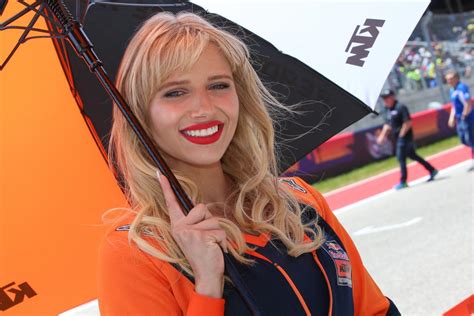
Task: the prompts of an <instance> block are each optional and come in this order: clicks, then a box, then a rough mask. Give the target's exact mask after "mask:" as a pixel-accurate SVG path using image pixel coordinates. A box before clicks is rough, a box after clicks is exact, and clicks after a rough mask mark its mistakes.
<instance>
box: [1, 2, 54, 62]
mask: <svg viewBox="0 0 474 316" xmlns="http://www.w3.org/2000/svg"><path fill="white" fill-rule="evenodd" d="M44 6H45V4H44V3H42V4H41V5H40V10H41V9H43V8H44ZM39 17H40V14H39V12H36V13H35V15H34V16H33V18H32V19H31V21H30V23H28V26H27V27H26V28H25V31H24V32H23V34H21V36H20V38H19V39H18V42H17V43H16V45H15V47H13V49H12V51H11V52H10V54H8V56H7V58H6V59H5V61H4V62H3V63H2V64H1V65H0V70H2V69H3V68H5V66H6V65H7V63H8V62H9V61H10V59H11V58H12V57H13V54H15V52H16V51H17V49H18V47H20V45H21V44H23V43H24V42H25V41H26V40H25V39H26V37H27V36H28V33H29V32H30V31H31V29H32V28H33V25H35V23H36V21H38V18H39ZM17 18H18V17H17ZM10 23H11V22H10Z"/></svg>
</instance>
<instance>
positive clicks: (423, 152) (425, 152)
mask: <svg viewBox="0 0 474 316" xmlns="http://www.w3.org/2000/svg"><path fill="white" fill-rule="evenodd" d="M458 144H459V139H458V137H457V136H453V137H450V138H446V139H443V140H441V141H439V142H436V143H433V144H430V145H427V146H424V147H419V148H418V149H417V153H418V154H419V155H420V156H422V157H428V156H431V155H434V154H436V153H439V152H441V151H443V150H446V149H449V148H452V147H455V146H457V145H458ZM397 167H398V161H397V159H396V157H390V158H388V159H385V160H381V161H376V162H373V163H370V164H368V165H365V166H362V167H359V168H357V169H354V170H352V171H349V172H347V173H344V174H341V175H339V176H336V177H332V178H327V179H324V180H321V181H318V182H316V183H314V184H313V186H314V187H315V188H317V189H318V190H319V191H320V192H322V193H325V192H329V191H332V190H335V189H337V188H340V187H343V186H346V185H348V184H351V183H354V182H357V181H360V180H363V179H367V178H369V177H371V176H375V175H377V174H380V173H382V172H384V171H387V170H390V169H393V168H397Z"/></svg>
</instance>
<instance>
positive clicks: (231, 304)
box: [98, 178, 399, 316]
mask: <svg viewBox="0 0 474 316" xmlns="http://www.w3.org/2000/svg"><path fill="white" fill-rule="evenodd" d="M281 181H282V182H284V183H286V184H288V185H289V186H290V187H291V188H292V189H293V191H294V192H295V195H296V196H297V197H298V199H299V200H300V202H301V203H302V204H306V205H308V206H310V207H312V210H316V212H317V213H318V215H319V218H320V220H319V222H318V225H320V226H321V227H322V228H323V230H324V231H325V233H326V235H327V238H326V242H325V244H324V245H323V246H322V247H321V248H320V249H318V250H316V251H314V252H313V254H304V255H307V256H312V259H311V260H309V259H308V258H309V257H306V259H305V260H306V261H305V262H306V263H301V264H300V263H299V262H300V261H303V259H301V260H299V258H300V257H301V258H303V257H304V255H301V256H300V257H298V258H296V259H294V258H293V259H288V260H287V259H285V258H283V257H281V252H278V251H272V250H271V249H274V248H272V246H271V243H269V242H268V237H267V235H265V234H262V235H260V236H251V235H246V234H244V238H245V240H246V242H247V243H249V244H252V245H254V246H256V250H255V251H251V252H249V253H248V254H247V255H248V256H250V257H252V258H254V259H255V260H256V261H257V263H258V264H256V265H255V266H251V267H248V266H245V267H240V268H242V269H243V270H242V271H241V272H242V275H244V276H247V277H248V278H250V279H248V280H247V281H248V283H247V284H248V285H249V287H250V290H251V291H252V292H253V294H254V296H255V299H256V300H257V302H258V303H260V302H262V309H263V311H262V312H263V315H266V314H272V315H275V314H280V315H283V314H289V313H291V315H296V314H302V315H305V314H306V315H309V314H311V313H313V314H316V313H317V312H316V311H315V309H316V308H318V307H317V306H316V305H318V304H319V305H320V306H321V307H322V308H323V309H322V310H325V311H327V313H328V315H348V314H354V315H399V313H398V310H397V309H396V307H395V306H394V305H393V303H392V302H391V301H390V300H389V299H387V298H386V297H384V295H383V294H382V293H381V291H380V289H379V288H378V287H377V285H376V284H375V282H374V281H373V279H372V278H371V277H370V275H369V274H368V273H367V271H366V269H365V267H364V266H363V264H362V261H361V258H360V256H359V253H358V251H357V249H356V247H355V245H354V243H353V241H352V240H351V238H350V237H349V235H348V234H347V232H346V231H345V230H344V228H343V227H342V226H341V224H340V223H339V221H338V220H337V218H336V217H335V216H334V214H333V213H332V211H331V210H330V209H329V207H328V205H327V203H326V201H325V200H324V198H323V196H322V195H321V194H320V193H319V192H317V191H316V190H314V188H313V187H312V186H310V185H308V184H307V183H305V182H303V181H302V180H301V179H298V178H284V179H282V180H281ZM128 223H129V222H128ZM126 224H127V222H122V223H119V224H118V225H117V226H114V229H112V230H110V231H109V233H108V234H107V236H106V238H105V239H104V241H103V243H102V245H101V248H100V256H99V273H98V275H99V306H100V311H101V315H105V316H106V315H216V316H217V315H224V313H226V314H235V315H237V314H239V315H241V312H238V310H239V309H240V310H242V311H244V310H245V307H242V306H243V305H242V304H241V303H239V301H238V299H236V295H233V296H232V294H231V292H230V291H226V290H225V291H224V298H222V299H216V298H210V297H206V296H202V295H199V294H197V293H196V292H195V291H194V284H193V283H192V278H188V277H186V276H185V275H183V274H182V273H181V272H180V271H178V270H177V269H176V268H175V267H174V266H173V265H171V264H169V263H167V262H163V261H160V260H158V259H156V258H154V257H153V256H150V255H148V254H146V253H145V252H143V251H141V250H139V249H138V248H137V247H136V245H134V244H133V243H132V244H131V245H130V244H129V243H128V239H127V228H128V225H126ZM275 253H276V255H275ZM279 256H280V257H279ZM285 257H287V258H290V257H289V256H287V255H286V256H285ZM279 258H283V259H281V260H280V259H279ZM278 260H280V261H282V262H277V261H278ZM310 262H311V263H310ZM305 264H306V266H304V265H305ZM308 264H311V266H308ZM303 266H304V268H300V267H303ZM245 269H247V270H245ZM252 270H255V271H252ZM301 271H304V272H301ZM321 272H322V273H321ZM252 273H253V274H252ZM317 275H319V277H320V278H321V281H320V282H316V283H319V285H317V284H316V285H315V284H313V283H315V282H313V283H311V284H303V286H301V282H305V281H304V280H305V279H306V278H311V277H313V276H314V277H315V278H316V277H318V276H317ZM302 276H303V277H302ZM265 277H266V278H267V279H266V280H267V281H268V280H271V281H272V282H267V281H261V280H256V279H258V278H261V279H262V280H264V279H265ZM244 279H245V278H244ZM275 279H279V280H275ZM313 280H314V279H313ZM247 281H246V282H247ZM273 281H275V282H276V283H275V282H273ZM324 281H325V282H324ZM278 282H280V283H278ZM317 286H319V290H320V291H321V289H322V291H323V293H324V294H325V296H324V295H323V296H315V294H314V293H306V292H308V291H313V290H312V289H313V288H316V289H318V288H317ZM308 288H309V290H308ZM284 291H286V292H284ZM305 291H306V292H305ZM226 293H227V294H228V295H227V294H226ZM259 295H260V296H259ZM278 295H280V296H281V297H284V298H285V299H284V301H283V302H279V301H281V300H278ZM269 296H270V297H273V298H274V299H268V297H269ZM308 297H310V299H308ZM313 297H314V298H316V297H318V298H320V300H321V299H322V297H327V298H326V299H324V300H325V301H326V302H322V303H321V302H318V304H313V303H315V302H317V301H316V299H314V300H313ZM320 303H321V304H320ZM265 304H266V305H265ZM279 304H281V305H279ZM225 306H227V309H225ZM259 307H260V306H259ZM242 308H244V309H242ZM272 308H273V309H275V310H273V311H271V309H272ZM285 308H288V310H285ZM231 309H232V310H231ZM285 311H286V312H285ZM318 311H319V309H318Z"/></svg>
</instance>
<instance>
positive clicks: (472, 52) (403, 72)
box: [389, 12, 474, 93]
mask: <svg viewBox="0 0 474 316" xmlns="http://www.w3.org/2000/svg"><path fill="white" fill-rule="evenodd" d="M434 19H436V22H435V23H431V25H430V28H429V30H430V37H431V38H430V41H428V40H427V39H426V38H425V37H424V36H423V31H422V29H421V26H418V27H417V29H416V30H415V32H414V33H413V35H412V37H411V39H412V40H410V41H409V42H408V43H407V45H406V46H405V47H404V49H403V50H402V52H401V54H400V56H399V58H398V60H397V62H396V63H395V65H394V67H393V69H392V72H391V75H390V77H389V85H390V87H391V88H392V89H394V90H396V91H397V92H399V93H415V92H417V91H420V90H423V89H429V88H435V87H437V86H438V85H439V83H440V82H442V83H445V82H444V75H445V73H446V71H448V70H449V69H454V70H456V71H457V72H458V73H459V74H461V76H462V77H463V78H470V77H471V76H472V72H473V68H474V13H473V12H471V13H468V14H465V15H463V16H462V17H459V16H454V15H441V16H434ZM429 44H430V45H431V47H429V46H428V45H429ZM437 76H438V80H437Z"/></svg>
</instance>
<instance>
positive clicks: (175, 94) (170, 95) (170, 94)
mask: <svg viewBox="0 0 474 316" xmlns="http://www.w3.org/2000/svg"><path fill="white" fill-rule="evenodd" d="M183 94H184V91H181V90H173V91H169V92H166V93H165V95H164V97H165V98H176V97H180V96H182V95H183Z"/></svg>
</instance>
